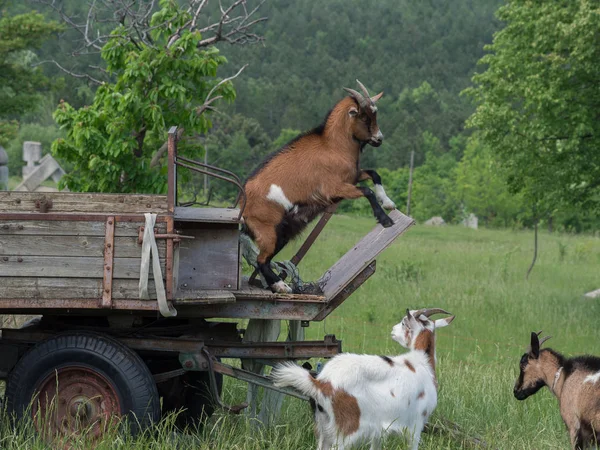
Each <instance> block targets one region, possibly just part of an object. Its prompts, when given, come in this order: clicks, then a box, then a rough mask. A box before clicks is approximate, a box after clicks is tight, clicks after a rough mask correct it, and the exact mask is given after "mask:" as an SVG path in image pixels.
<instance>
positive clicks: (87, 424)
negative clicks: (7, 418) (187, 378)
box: [6, 332, 160, 439]
mask: <svg viewBox="0 0 600 450" xmlns="http://www.w3.org/2000/svg"><path fill="white" fill-rule="evenodd" d="M57 386H58V387H59V388H60V387H61V386H62V389H57ZM55 399H56V400H55ZM52 400H55V401H54V402H53V403H50V402H51V401H52ZM6 402H7V403H6V406H7V410H8V412H9V413H13V414H14V415H15V417H16V418H17V419H21V418H23V417H26V416H27V415H29V417H31V418H33V420H34V424H35V426H36V428H37V429H38V431H39V432H42V434H44V433H46V434H48V432H50V433H51V435H54V436H56V435H64V434H71V433H75V434H77V433H78V431H80V430H82V429H84V430H85V433H86V435H87V436H90V437H92V439H96V438H100V437H101V435H102V434H103V432H104V430H105V429H106V426H107V425H110V424H111V423H115V422H112V421H113V420H114V417H115V416H117V417H121V418H125V419H128V420H126V422H127V425H128V427H129V430H130V431H131V433H132V434H133V435H136V434H137V433H138V432H139V431H140V430H141V429H143V428H145V427H147V426H149V425H150V424H152V423H153V422H155V421H157V420H158V419H159V418H160V405H159V397H158V391H157V388H156V384H155V382H154V379H153V377H152V374H151V373H150V370H149V369H148V367H147V366H146V365H145V363H144V362H143V361H142V359H141V358H140V357H139V355H138V354H137V353H135V352H134V351H133V350H131V349H129V348H128V347H126V346H125V345H123V344H121V343H120V342H118V341H116V340H114V339H112V338H110V337H108V336H105V335H101V334H97V333H89V332H81V333H69V334H63V335H58V336H56V337H53V338H50V339H48V340H46V341H43V342H41V343H39V344H37V345H35V346H34V347H32V348H31V349H30V350H29V351H28V352H27V353H25V355H23V357H22V358H21V359H20V360H19V362H18V363H17V364H16V366H15V367H14V369H13V370H12V371H11V373H10V375H9V377H8V382H7V386H6ZM48 405H52V408H53V409H52V410H51V413H50V414H48V413H47V411H48ZM38 411H39V414H38ZM39 417H42V418H47V422H45V423H44V424H41V423H38V421H39ZM48 422H49V423H48Z"/></svg>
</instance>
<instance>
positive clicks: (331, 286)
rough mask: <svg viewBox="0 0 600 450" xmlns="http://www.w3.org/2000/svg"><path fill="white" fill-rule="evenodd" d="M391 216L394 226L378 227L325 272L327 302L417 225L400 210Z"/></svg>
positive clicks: (393, 212)
mask: <svg viewBox="0 0 600 450" xmlns="http://www.w3.org/2000/svg"><path fill="white" fill-rule="evenodd" d="M389 216H390V218H391V219H392V220H393V221H394V225H392V226H391V227H389V228H383V227H382V226H381V225H379V224H378V225H376V226H375V228H373V230H371V232H369V234H367V235H366V236H365V237H364V238H362V239H361V240H360V241H359V242H358V244H356V245H355V246H354V247H353V248H352V249H351V250H350V251H348V252H347V253H346V254H345V255H344V256H342V258H340V259H339V260H338V261H337V262H336V263H335V264H334V265H333V266H331V268H330V269H329V270H328V271H327V272H325V275H323V280H325V286H324V288H323V292H324V293H325V297H326V298H327V300H331V299H333V298H334V297H335V296H336V295H337V294H339V293H340V292H341V291H342V289H344V287H346V286H347V285H348V284H349V283H350V282H351V281H352V280H354V278H356V277H357V276H358V274H360V273H361V272H362V271H363V270H364V269H365V267H367V266H368V265H369V264H370V263H371V261H373V260H374V259H375V258H376V257H377V255H379V253H381V252H382V251H383V250H385V249H386V248H387V247H388V246H389V245H390V244H391V243H392V242H393V241H394V239H396V238H397V237H398V236H400V235H401V234H402V233H404V232H405V231H406V230H407V229H408V228H409V227H410V226H411V225H413V224H414V223H415V222H414V220H413V219H411V218H410V217H408V216H405V215H404V214H402V213H401V212H400V211H398V210H394V211H391V212H390V214H389Z"/></svg>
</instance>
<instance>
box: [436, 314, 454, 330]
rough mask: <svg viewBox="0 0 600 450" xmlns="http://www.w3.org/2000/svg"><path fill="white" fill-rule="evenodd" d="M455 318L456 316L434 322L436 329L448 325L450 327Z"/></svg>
mask: <svg viewBox="0 0 600 450" xmlns="http://www.w3.org/2000/svg"><path fill="white" fill-rule="evenodd" d="M454 317H456V316H450V317H444V318H443V319H438V320H436V321H435V322H434V323H435V327H436V328H443V327H447V326H448V325H450V323H452V321H453V320H454Z"/></svg>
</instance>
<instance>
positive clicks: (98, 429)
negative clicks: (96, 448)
mask: <svg viewBox="0 0 600 450" xmlns="http://www.w3.org/2000/svg"><path fill="white" fill-rule="evenodd" d="M37 393H38V394H37V398H36V400H35V401H34V403H33V407H32V409H31V414H32V418H33V420H34V423H35V427H36V429H37V431H38V432H39V433H40V434H42V435H44V436H46V437H58V436H82V435H85V436H86V437H87V438H90V439H93V440H95V439H98V438H99V437H100V436H101V435H102V434H103V433H104V432H105V431H106V430H107V428H108V427H109V425H110V424H111V423H114V422H116V421H117V420H118V418H119V417H120V416H121V402H120V400H119V395H118V393H117V391H116V389H115V387H114V386H113V385H112V383H111V382H110V381H108V380H107V379H106V377H104V376H103V375H102V374H100V373H98V372H97V371H95V370H93V369H90V368H88V367H83V366H70V367H63V368H60V369H57V370H55V371H54V372H52V373H51V374H50V375H48V376H47V377H46V378H45V379H44V380H43V381H42V382H41V383H40V385H39V389H37Z"/></svg>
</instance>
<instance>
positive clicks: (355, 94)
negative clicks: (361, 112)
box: [344, 88, 369, 108]
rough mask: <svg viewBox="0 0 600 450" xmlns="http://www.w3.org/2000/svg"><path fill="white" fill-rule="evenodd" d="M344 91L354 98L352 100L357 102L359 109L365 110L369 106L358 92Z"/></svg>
mask: <svg viewBox="0 0 600 450" xmlns="http://www.w3.org/2000/svg"><path fill="white" fill-rule="evenodd" d="M344 90H345V91H346V92H348V93H349V94H350V95H351V96H352V97H354V99H355V100H356V101H357V102H358V104H359V105H360V107H361V108H366V107H367V105H368V104H369V103H368V102H367V100H366V99H365V98H364V97H363V96H362V94H361V93H360V92H357V91H355V90H354V89H350V88H344Z"/></svg>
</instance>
